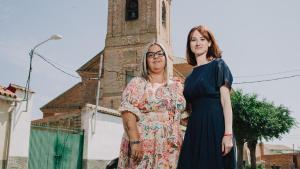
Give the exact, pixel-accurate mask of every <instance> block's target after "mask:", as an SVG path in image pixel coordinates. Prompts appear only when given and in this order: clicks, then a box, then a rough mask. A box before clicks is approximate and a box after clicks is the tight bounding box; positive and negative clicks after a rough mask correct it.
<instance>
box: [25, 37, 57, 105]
mask: <svg viewBox="0 0 300 169" xmlns="http://www.w3.org/2000/svg"><path fill="white" fill-rule="evenodd" d="M59 39H62V36H60V35H57V34H54V35H52V36H50V37H49V38H48V39H46V40H44V41H42V42H40V43H38V44H37V45H35V46H34V47H33V48H32V49H31V50H30V52H29V56H30V64H29V72H28V78H27V82H26V87H25V96H24V101H26V110H25V111H27V110H28V91H29V90H30V75H31V71H32V58H33V56H34V51H35V50H36V48H38V47H39V46H41V45H42V44H44V43H46V42H48V41H50V40H59Z"/></svg>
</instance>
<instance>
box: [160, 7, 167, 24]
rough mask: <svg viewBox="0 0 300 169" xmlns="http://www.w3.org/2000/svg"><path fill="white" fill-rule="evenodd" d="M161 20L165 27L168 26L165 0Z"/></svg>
mask: <svg viewBox="0 0 300 169" xmlns="http://www.w3.org/2000/svg"><path fill="white" fill-rule="evenodd" d="M161 22H162V25H163V26H164V27H166V22H167V20H166V4H165V1H162V14H161Z"/></svg>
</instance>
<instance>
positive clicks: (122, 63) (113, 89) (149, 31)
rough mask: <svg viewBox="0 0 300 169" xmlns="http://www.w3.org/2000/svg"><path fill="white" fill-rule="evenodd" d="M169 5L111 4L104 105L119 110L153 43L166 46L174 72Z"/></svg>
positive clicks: (125, 0) (148, 1) (137, 0)
mask: <svg viewBox="0 0 300 169" xmlns="http://www.w3.org/2000/svg"><path fill="white" fill-rule="evenodd" d="M170 5H171V0H115V1H108V24H107V34H106V40H105V48H104V58H103V63H104V64H103V67H104V68H103V70H104V71H103V72H104V73H103V80H102V82H101V84H102V85H101V100H100V105H101V106H104V107H108V108H114V109H116V108H117V107H118V106H119V105H120V96H121V93H122V91H123V89H124V87H125V86H126V84H127V83H128V81H129V80H130V79H131V78H132V77H133V76H137V75H138V74H139V71H140V66H141V64H140V63H141V58H142V55H143V54H144V52H145V49H146V47H147V46H148V45H149V44H150V43H152V42H154V41H158V42H160V43H162V44H163V45H164V46H165V48H166V50H167V52H168V53H169V55H170V57H169V58H168V63H169V64H168V68H169V69H170V70H172V69H173V58H172V48H171V44H170ZM169 72H172V71H169ZM170 76H171V75H170Z"/></svg>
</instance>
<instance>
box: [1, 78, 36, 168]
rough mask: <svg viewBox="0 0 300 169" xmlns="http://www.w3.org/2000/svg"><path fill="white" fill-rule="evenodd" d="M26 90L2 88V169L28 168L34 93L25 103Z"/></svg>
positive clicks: (10, 86) (16, 87) (14, 86)
mask: <svg viewBox="0 0 300 169" xmlns="http://www.w3.org/2000/svg"><path fill="white" fill-rule="evenodd" d="M25 93H26V92H25V88H23V87H21V86H18V85H14V84H10V85H9V87H7V88H5V87H2V86H0V168H4V167H5V166H7V167H8V168H14V167H15V168H20V169H21V168H22V169H23V168H27V161H28V154H29V136H30V121H31V116H30V114H31V105H32V94H33V92H32V91H29V92H28V102H27V101H25V100H26V99H24V98H25Z"/></svg>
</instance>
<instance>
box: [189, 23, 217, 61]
mask: <svg viewBox="0 0 300 169" xmlns="http://www.w3.org/2000/svg"><path fill="white" fill-rule="evenodd" d="M194 31H198V32H199V33H201V35H202V36H203V37H204V38H205V39H206V40H207V41H209V42H211V45H210V47H208V51H207V55H206V57H207V58H211V57H212V58H221V57H222V56H221V54H222V51H221V50H220V48H219V46H218V44H217V42H216V39H215V37H214V35H213V33H212V32H211V31H210V30H208V29H207V28H206V27H205V26H203V25H200V26H196V27H193V28H192V29H191V30H190V32H189V34H188V37H187V42H186V60H187V62H188V64H190V65H192V66H196V65H197V61H196V57H195V54H194V53H193V52H192V50H191V45H190V41H191V39H192V33H193V32H194Z"/></svg>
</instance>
